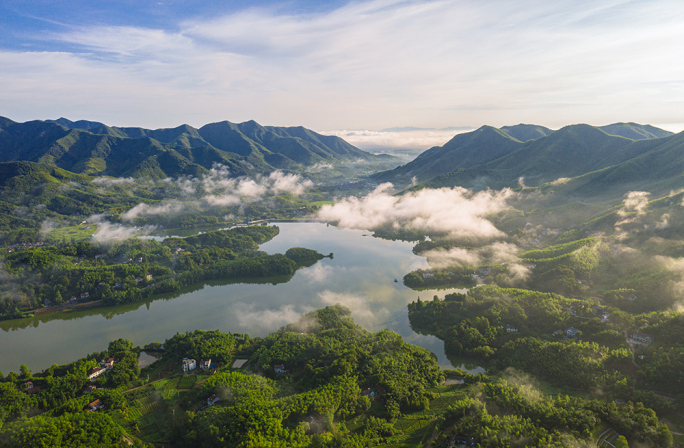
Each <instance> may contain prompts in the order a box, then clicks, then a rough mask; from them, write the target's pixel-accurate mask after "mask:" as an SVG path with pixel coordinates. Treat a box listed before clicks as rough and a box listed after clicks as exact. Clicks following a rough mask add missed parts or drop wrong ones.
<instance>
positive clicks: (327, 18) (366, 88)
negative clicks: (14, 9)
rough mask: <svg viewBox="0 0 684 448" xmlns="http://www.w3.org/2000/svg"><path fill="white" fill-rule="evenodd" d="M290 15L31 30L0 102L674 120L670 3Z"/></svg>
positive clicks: (676, 77) (436, 4) (351, 118)
mask: <svg viewBox="0 0 684 448" xmlns="http://www.w3.org/2000/svg"><path fill="white" fill-rule="evenodd" d="M292 11H293V10H287V9H286V8H285V7H280V8H275V7H264V8H260V9H256V8H255V9H247V10H243V11H238V12H232V13H226V14H224V15H221V14H212V16H211V18H208V19H202V18H197V17H195V18H190V19H185V18H183V19H178V20H177V21H175V22H173V23H171V24H169V25H168V27H167V28H166V29H161V28H159V27H155V26H147V27H145V26H130V24H127V23H125V21H124V22H123V23H124V25H111V24H109V25H103V26H96V25H88V26H83V25H78V26H72V27H71V28H69V27H68V26H67V27H65V28H62V29H63V30H64V31H61V32H58V33H54V32H53V33H52V34H46V33H34V35H36V36H40V38H37V39H35V40H32V41H27V43H30V44H31V48H36V47H39V48H40V47H41V42H43V43H44V45H43V46H42V48H44V50H43V51H22V50H16V49H15V50H2V51H0V67H1V68H0V76H2V79H3V86H4V88H3V89H2V91H1V92H0V102H2V103H3V104H6V105H10V106H8V107H7V108H5V111H4V113H5V114H8V115H10V116H11V117H13V118H15V119H33V118H36V117H38V116H44V117H46V118H47V117H48V116H52V117H56V116H59V115H69V116H72V117H73V118H78V117H88V118H92V119H97V120H101V121H105V122H108V123H111V124H115V125H143V126H147V127H157V126H171V125H176V124H179V123H182V122H190V124H194V125H201V124H204V123H206V122H210V121H217V120H220V119H225V118H230V119H232V120H234V121H242V120H246V119H250V118H254V119H257V120H258V121H260V122H264V123H269V124H283V125H285V124H305V125H307V126H308V127H313V128H317V129H335V128H341V127H344V128H349V129H355V128H376V129H381V128H385V127H390V126H396V125H398V124H412V125H416V126H425V127H445V126H453V125H463V124H472V125H477V124H482V123H489V124H494V125H503V124H514V123H517V122H519V121H526V122H538V123H540V124H544V125H547V126H550V127H557V126H561V125H564V124H568V123H572V122H580V121H581V122H592V123H596V124H603V123H606V122H610V121H618V120H627V119H629V120H636V121H650V122H656V123H679V122H681V119H680V113H679V112H680V110H681V106H682V94H683V93H684V81H682V79H684V62H681V61H679V60H678V59H677V58H672V55H673V54H677V52H678V51H679V45H680V43H681V41H682V39H683V38H684V29H683V28H682V27H681V23H682V19H684V5H682V4H681V2H677V1H673V0H655V1H652V2H634V1H628V0H605V1H599V2H595V1H591V2H590V1H588V0H582V1H579V2H577V1H573V2H571V1H567V0H561V1H557V2H539V1H536V0H525V1H523V2H515V3H511V2H507V1H503V0H495V1H492V2H475V1H473V0H461V1H444V0H435V1H411V0H408V1H407V0H372V1H360V2H350V3H347V4H346V5H343V6H341V7H339V8H334V9H326V10H325V11H323V12H320V11H319V12H314V13H299V12H297V13H295V12H292ZM201 13H202V11H198V14H201ZM185 17H187V16H185ZM111 23H122V22H121V20H119V18H117V17H114V18H113V19H112V21H111ZM55 46H58V47H60V51H54V48H55ZM17 48H18V47H17ZM597 106H600V107H597Z"/></svg>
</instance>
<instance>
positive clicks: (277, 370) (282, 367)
mask: <svg viewBox="0 0 684 448" xmlns="http://www.w3.org/2000/svg"><path fill="white" fill-rule="evenodd" d="M273 370H274V371H275V373H277V374H279V375H280V374H283V373H290V371H289V370H286V369H285V364H277V365H275V366H273Z"/></svg>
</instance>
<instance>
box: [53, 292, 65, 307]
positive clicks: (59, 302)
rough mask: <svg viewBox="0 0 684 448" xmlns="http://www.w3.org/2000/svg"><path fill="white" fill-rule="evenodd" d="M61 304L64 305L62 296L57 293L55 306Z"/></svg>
mask: <svg viewBox="0 0 684 448" xmlns="http://www.w3.org/2000/svg"><path fill="white" fill-rule="evenodd" d="M63 303H64V299H63V298H62V294H61V293H60V292H59V291H57V292H56V293H55V304H57V305H61V304H63Z"/></svg>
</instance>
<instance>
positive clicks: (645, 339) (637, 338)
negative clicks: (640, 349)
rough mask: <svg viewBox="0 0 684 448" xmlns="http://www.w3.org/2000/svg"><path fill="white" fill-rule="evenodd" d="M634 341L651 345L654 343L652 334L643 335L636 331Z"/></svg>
mask: <svg viewBox="0 0 684 448" xmlns="http://www.w3.org/2000/svg"><path fill="white" fill-rule="evenodd" d="M632 340H633V341H635V342H638V343H641V344H650V343H651V342H653V336H651V335H650V334H646V333H642V332H640V331H638V330H637V331H635V332H634V333H632Z"/></svg>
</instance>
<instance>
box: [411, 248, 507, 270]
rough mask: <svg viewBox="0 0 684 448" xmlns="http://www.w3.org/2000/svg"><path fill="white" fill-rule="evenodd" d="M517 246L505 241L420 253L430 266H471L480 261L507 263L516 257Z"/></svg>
mask: <svg viewBox="0 0 684 448" xmlns="http://www.w3.org/2000/svg"><path fill="white" fill-rule="evenodd" d="M518 251H519V248H518V246H516V245H515V244H511V243H506V242H496V243H492V244H490V245H488V246H484V247H480V248H476V249H466V248H462V247H454V248H451V249H442V248H439V249H434V250H430V251H427V252H425V253H423V254H421V255H423V256H425V257H427V260H428V263H430V266H434V267H442V266H453V265H460V266H472V265H477V264H481V263H495V264H500V263H509V262H512V261H516V260H517V259H518V257H517V253H518Z"/></svg>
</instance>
